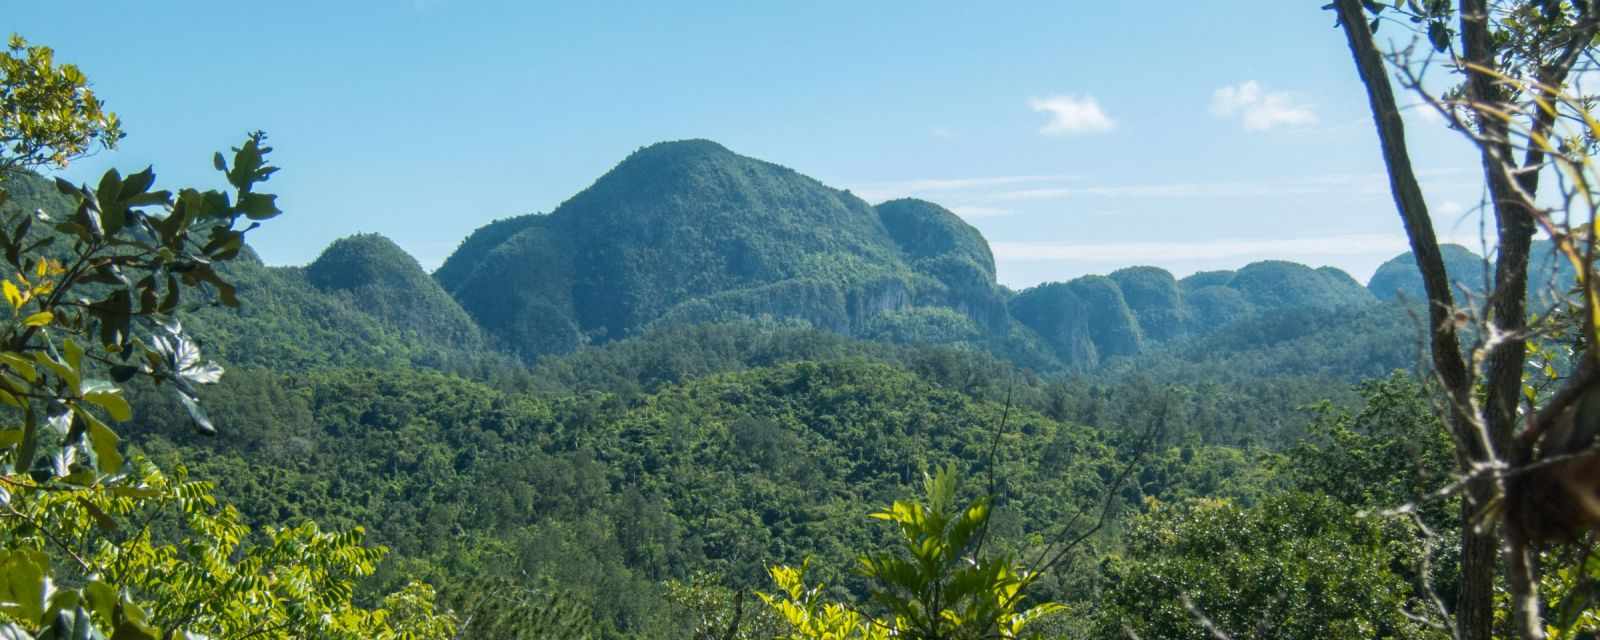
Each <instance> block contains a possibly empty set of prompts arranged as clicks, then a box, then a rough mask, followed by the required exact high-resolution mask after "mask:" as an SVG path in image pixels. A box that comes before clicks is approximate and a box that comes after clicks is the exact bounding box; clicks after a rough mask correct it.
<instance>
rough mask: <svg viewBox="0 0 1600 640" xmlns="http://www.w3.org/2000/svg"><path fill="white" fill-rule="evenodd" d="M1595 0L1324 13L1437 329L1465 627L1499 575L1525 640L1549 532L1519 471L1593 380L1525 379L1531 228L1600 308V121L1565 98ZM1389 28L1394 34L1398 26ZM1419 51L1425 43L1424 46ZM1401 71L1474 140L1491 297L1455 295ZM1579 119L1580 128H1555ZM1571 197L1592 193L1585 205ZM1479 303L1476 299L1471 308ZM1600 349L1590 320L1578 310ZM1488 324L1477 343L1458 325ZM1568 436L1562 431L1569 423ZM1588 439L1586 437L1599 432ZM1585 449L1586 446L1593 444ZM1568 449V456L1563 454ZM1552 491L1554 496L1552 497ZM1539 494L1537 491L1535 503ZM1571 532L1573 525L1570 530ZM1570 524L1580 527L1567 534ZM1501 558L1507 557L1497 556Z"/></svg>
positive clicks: (1532, 627) (1478, 625) (1588, 361)
mask: <svg viewBox="0 0 1600 640" xmlns="http://www.w3.org/2000/svg"><path fill="white" fill-rule="evenodd" d="M1595 4H1596V3H1594V2H1593V1H1592V0H1571V1H1564V0H1499V1H1496V0H1459V2H1458V3H1456V4H1455V5H1453V6H1452V5H1451V3H1450V2H1449V1H1448V0H1423V1H1419V0H1399V1H1395V2H1376V1H1374V0H1337V1H1336V2H1334V3H1333V4H1330V5H1327V7H1326V8H1330V9H1333V10H1335V11H1336V12H1337V13H1338V22H1339V25H1340V27H1341V28H1342V30H1343V32H1344V35H1345V39H1346V42H1347V44H1348V46H1349V49H1350V52H1351V54H1352V58H1353V60H1354V62H1355V67H1356V70H1357V72H1358V74H1359V75H1360V78H1361V81H1362V83H1363V84H1364V85H1365V87H1366V93H1367V98H1368V106H1369V108H1370V110H1371V112H1372V117H1373V122H1374V125H1375V127H1376V130H1377V134H1378V139H1379V141H1380V149H1381V152H1382V156H1383V160H1384V163H1385V166H1386V168H1387V171H1388V176H1389V183H1390V188H1391V191H1392V192H1393V196H1394V202H1395V206H1396V209H1397V211H1398V213H1399V216H1400V219H1401V221H1402V222H1403V224H1404V226H1405V230H1406V234H1407V236H1408V237H1409V239H1410V243H1411V249H1412V254H1413V255H1414V256H1415V257H1416V261H1417V267H1418V268H1419V269H1420V270H1421V272H1422V276H1423V282H1424V285H1425V287H1426V292H1427V303H1428V323H1429V324H1428V328H1429V336H1430V347H1431V351H1432V364H1433V369H1434V373H1435V375H1436V380H1437V382H1438V383H1439V385H1440V387H1442V389H1443V391H1444V393H1443V395H1444V396H1445V397H1446V398H1447V402H1446V403H1445V404H1446V408H1445V411H1446V412H1447V416H1446V417H1447V422H1448V424H1449V425H1450V430H1451V432H1452V435H1453V436H1454V439H1455V443H1456V449H1457V460H1458V463H1459V467H1460V470H1461V472H1462V474H1463V481H1462V485H1461V486H1462V487H1463V490H1464V491H1465V494H1466V497H1467V500H1464V501H1463V507H1462V514H1461V517H1462V518H1463V520H1464V524H1465V525H1466V526H1463V527H1462V528H1461V531H1462V534H1461V541H1460V543H1461V567H1462V578H1461V585H1460V590H1459V592H1458V597H1457V599H1456V603H1455V612H1454V613H1455V622H1456V626H1457V629H1456V632H1457V635H1458V636H1459V637H1463V638H1472V639H1478V638H1489V637H1491V635H1492V634H1493V631H1494V628H1493V626H1494V619H1495V615H1494V614H1495V610H1494V599H1493V594H1494V585H1495V581H1496V580H1497V579H1498V578H1499V577H1502V576H1503V577H1504V579H1505V580H1506V582H1507V584H1508V585H1509V587H1510V589H1511V591H1512V593H1513V595H1514V598H1513V601H1514V603H1515V604H1514V607H1513V611H1512V614H1513V615H1512V618H1513V620H1514V623H1515V626H1516V629H1517V632H1518V633H1519V634H1520V635H1521V636H1522V637H1525V638H1542V637H1544V635H1545V631H1544V621H1543V617H1542V615H1541V612H1540V604H1539V603H1540V600H1539V595H1538V592H1537V587H1538V566H1537V565H1538V544H1539V543H1540V542H1541V541H1542V540H1541V538H1543V537H1546V536H1543V535H1540V534H1539V532H1537V531H1534V530H1530V528H1529V527H1528V526H1527V525H1528V521H1527V518H1525V517H1524V516H1526V515H1527V513H1528V511H1527V509H1525V508H1522V509H1519V508H1517V505H1528V504H1531V503H1533V502H1534V500H1531V499H1530V498H1531V496H1527V495H1521V494H1522V493H1525V492H1526V490H1528V489H1529V487H1530V486H1532V485H1530V483H1529V482H1527V481H1525V480H1523V479H1524V478H1527V477H1531V476H1536V475H1538V474H1539V473H1542V472H1541V471H1539V469H1540V468H1541V467H1543V468H1548V467H1550V466H1551V465H1540V464H1539V463H1538V459H1539V458H1550V457H1553V456H1554V455H1558V454H1564V453H1572V451H1573V449H1574V447H1572V446H1569V445H1568V443H1566V442H1563V443H1561V444H1560V445H1558V444H1557V443H1555V442H1553V441H1552V440H1551V439H1550V438H1546V437H1544V436H1545V435H1546V434H1547V433H1552V432H1555V431H1557V429H1556V428H1555V426H1554V425H1557V424H1560V423H1562V421H1563V420H1565V421H1567V423H1569V424H1570V422H1571V421H1572V420H1573V419H1574V412H1575V409H1574V408H1573V407H1574V403H1575V402H1576V401H1577V400H1578V399H1579V398H1581V397H1583V396H1584V395H1585V394H1586V393H1588V392H1589V391H1590V388H1591V386H1592V385H1593V380H1594V375H1593V373H1592V371H1593V368H1594V362H1593V360H1594V358H1593V356H1592V355H1591V354H1585V355H1583V356H1582V357H1581V358H1580V361H1579V362H1578V363H1577V367H1576V371H1575V373H1574V374H1573V375H1571V376H1570V377H1569V378H1568V380H1567V382H1566V386H1565V387H1563V388H1561V389H1560V390H1559V391H1557V392H1555V393H1551V394H1544V395H1541V394H1538V393H1530V392H1529V388H1528V387H1527V386H1526V385H1525V384H1524V381H1523V376H1524V370H1525V368H1526V364H1527V357H1528V341H1529V339H1530V338H1533V337H1535V336H1537V335H1540V333H1541V332H1542V331H1543V330H1545V329H1547V328H1548V325H1542V324H1541V325H1533V324H1530V322H1529V317H1530V313H1529V308H1528V291H1529V265H1530V254H1531V248H1532V242H1533V239H1534V236H1535V235H1536V233H1537V232H1538V231H1539V229H1540V227H1543V228H1544V230H1545V231H1547V232H1548V233H1549V234H1550V235H1551V236H1552V238H1553V239H1554V240H1556V244H1557V246H1559V247H1562V248H1563V250H1564V253H1566V254H1567V256H1568V257H1569V258H1570V259H1572V260H1573V262H1574V265H1575V267H1577V271H1578V273H1579V281H1580V283H1581V284H1582V285H1583V287H1582V289H1583V295H1582V296H1581V298H1580V301H1579V302H1578V303H1577V305H1579V306H1582V307H1586V308H1588V309H1590V310H1591V311H1592V309H1593V300H1594V291H1595V287H1594V286H1592V285H1591V284H1590V278H1589V277H1588V275H1589V274H1590V273H1591V272H1592V271H1591V269H1590V268H1589V265H1590V260H1589V259H1588V258H1589V257H1590V256H1592V253H1593V252H1592V250H1590V251H1583V250H1581V249H1582V248H1581V247H1579V246H1578V245H1579V244H1580V243H1581V244H1586V245H1590V246H1592V240H1589V238H1590V237H1591V235H1590V234H1588V233H1587V231H1586V230H1585V229H1586V227H1585V226H1584V225H1583V220H1582V219H1581V217H1583V216H1585V215H1586V216H1588V217H1589V218H1592V215H1593V211H1594V206H1593V204H1594V203H1593V198H1592V197H1590V190H1589V189H1588V188H1587V186H1586V184H1587V181H1588V179H1589V177H1590V176H1591V175H1592V174H1591V173H1590V172H1589V171H1588V169H1589V168H1590V167H1589V165H1588V156H1589V153H1588V151H1589V145H1590V144H1592V142H1593V134H1594V133H1596V132H1600V129H1593V128H1592V127H1590V126H1588V125H1590V124H1592V123H1593V122H1594V120H1593V119H1592V118H1591V117H1590V116H1589V114H1588V111H1587V109H1586V105H1585V103H1584V102H1583V101H1582V100H1579V99H1576V97H1574V96H1571V95H1570V94H1569V92H1568V89H1569V88H1570V87H1569V79H1570V78H1571V76H1572V74H1573V72H1574V70H1575V69H1577V68H1578V67H1579V65H1580V64H1582V63H1584V61H1586V60H1592V53H1593V51H1594V46H1595V37H1596V33H1597V29H1600V9H1597V8H1596V6H1595ZM1387 24H1397V25H1401V26H1405V27H1410V28H1411V32H1410V33H1411V34H1412V35H1413V36H1414V37H1412V38H1410V42H1411V43H1410V46H1407V47H1404V48H1401V49H1398V50H1395V51H1391V52H1387V53H1386V52H1385V51H1383V50H1381V49H1380V48H1379V45H1378V43H1377V41H1376V39H1375V37H1374V36H1375V34H1377V33H1378V32H1379V31H1380V29H1381V28H1382V27H1384V26H1385V25H1387ZM1390 31H1391V32H1393V31H1394V28H1391V30H1390ZM1420 44H1425V45H1426V46H1419V45H1420ZM1435 60H1443V61H1444V65H1443V66H1444V67H1445V69H1446V70H1447V71H1449V72H1451V75H1450V77H1451V78H1453V79H1456V80H1459V84H1458V85H1457V86H1454V87H1451V88H1449V89H1447V90H1445V91H1429V90H1428V88H1427V87H1425V86H1424V79H1425V78H1433V77H1435V76H1432V75H1430V72H1429V69H1428V67H1429V65H1430V63H1432V62H1433V61H1435ZM1391 73H1396V74H1398V75H1397V77H1399V78H1400V79H1401V84H1402V85H1403V87H1404V88H1406V89H1410V90H1414V91H1416V92H1417V93H1418V95H1419V96H1420V97H1421V98H1422V99H1424V100H1425V101H1426V102H1427V108H1431V109H1437V110H1438V111H1439V113H1441V114H1442V115H1444V116H1445V117H1446V119H1447V120H1448V121H1449V122H1450V124H1451V126H1452V127H1453V128H1455V129H1457V130H1459V131H1461V132H1462V133H1463V134H1465V135H1466V136H1467V137H1468V139H1470V140H1471V141H1472V142H1473V143H1474V145H1475V147H1476V148H1477V150H1478V156H1479V158H1478V160H1479V164H1480V167H1481V170H1482V174H1483V180H1484V184H1485V186H1486V194H1487V195H1486V198H1485V202H1484V209H1485V211H1486V212H1487V214H1489V215H1493V216H1494V226H1493V233H1494V237H1493V242H1494V244H1495V247H1496V249H1495V252H1494V265H1493V266H1494V270H1493V274H1494V275H1493V279H1492V282H1491V283H1490V287H1489V291H1488V292H1487V293H1486V294H1485V295H1484V297H1483V298H1482V299H1481V300H1476V301H1474V300H1462V299H1458V298H1457V296H1456V295H1455V293H1454V292H1452V291H1451V289H1450V279H1449V276H1448V274H1446V273H1445V266H1444V261H1443V259H1442V257H1441V255H1440V251H1439V242H1438V238H1437V237H1436V236H1435V234H1434V228H1433V220H1432V218H1431V216H1430V214H1429V212H1428V206H1427V201H1426V199H1425V198H1424V197H1423V193H1422V188H1421V185H1420V184H1419V182H1418V179H1417V175H1416V172H1415V170H1414V168H1413V166H1412V160H1411V158H1410V155H1409V152H1408V145H1407V141H1406V133H1405V122H1404V120H1403V119H1402V118H1401V107H1400V103H1399V101H1398V100H1397V99H1396V97H1395V91H1394V87H1393V85H1392V83H1391V78H1390V75H1391ZM1562 119H1570V120H1571V121H1573V122H1576V123H1581V124H1583V125H1584V126H1583V127H1582V128H1581V130H1579V131H1578V132H1576V133H1572V134H1568V133H1565V132H1563V131H1560V130H1559V128H1558V126H1557V125H1558V122H1559V121H1560V120H1562ZM1551 171H1558V172H1559V174H1560V176H1562V178H1563V188H1562V189H1561V190H1562V192H1563V193H1562V194H1561V196H1562V197H1560V198H1553V199H1550V200H1551V201H1557V202H1559V203H1560V204H1559V205H1557V206H1556V207H1553V208H1551V207H1541V206H1540V205H1539V204H1538V203H1539V202H1541V199H1540V193H1539V188H1540V179H1541V175H1542V174H1544V173H1548V172H1551ZM1574 196H1582V198H1576V197H1574ZM1474 302H1476V303H1477V304H1476V306H1474V304H1472V303H1474ZM1582 323H1583V325H1584V328H1585V331H1584V335H1585V337H1586V339H1587V340H1588V343H1589V344H1591V345H1592V344H1593V340H1592V338H1593V337H1594V335H1595V334H1594V331H1593V330H1594V320H1593V314H1592V313H1586V314H1583V316H1582ZM1474 324H1477V325H1478V331H1475V332H1474V333H1473V335H1474V336H1475V337H1474V338H1473V341H1472V344H1470V345H1468V344H1464V342H1465V341H1464V339H1463V330H1464V329H1467V328H1470V327H1472V326H1473V325H1474ZM1563 432H1565V430H1563ZM1591 435H1592V434H1591ZM1578 444H1581V447H1577V448H1587V446H1588V442H1587V441H1586V440H1585V441H1583V442H1581V443H1578ZM1558 449H1560V451H1558ZM1546 497H1548V496H1546ZM1541 499H1542V498H1541ZM1568 524H1569V525H1570V524H1571V523H1568ZM1564 528H1565V529H1566V530H1567V531H1566V533H1568V534H1570V533H1571V529H1572V527H1571V526H1566V527H1564ZM1502 557H1503V558H1504V560H1505V562H1504V564H1503V565H1501V563H1500V559H1501V558H1502Z"/></svg>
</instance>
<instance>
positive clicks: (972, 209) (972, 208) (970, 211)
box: [950, 205, 1016, 219]
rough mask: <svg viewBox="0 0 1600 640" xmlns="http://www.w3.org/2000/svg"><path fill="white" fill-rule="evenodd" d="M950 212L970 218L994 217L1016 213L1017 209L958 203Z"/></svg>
mask: <svg viewBox="0 0 1600 640" xmlns="http://www.w3.org/2000/svg"><path fill="white" fill-rule="evenodd" d="M950 212H951V213H954V214H956V215H958V216H961V217H962V218H968V219H971V218H994V217H998V216H1009V215H1011V214H1013V213H1016V212H1015V211H1012V210H1010V209H1005V208H1001V207H984V206H978V205H964V206H963V205H958V206H954V207H950Z"/></svg>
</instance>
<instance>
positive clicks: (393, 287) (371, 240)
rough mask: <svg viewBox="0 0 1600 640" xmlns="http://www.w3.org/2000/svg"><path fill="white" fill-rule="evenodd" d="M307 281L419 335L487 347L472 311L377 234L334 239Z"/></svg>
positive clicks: (442, 342) (441, 342)
mask: <svg viewBox="0 0 1600 640" xmlns="http://www.w3.org/2000/svg"><path fill="white" fill-rule="evenodd" d="M305 278H306V281H307V282H309V283H310V284H311V286H313V287H316V288H317V289H318V290H320V291H322V292H324V293H327V294H329V295H332V296H335V297H338V298H340V299H342V300H345V301H346V302H348V303H349V304H351V305H352V306H357V307H360V308H361V309H362V310H363V311H364V312H366V313H367V314H369V315H371V316H373V317H375V318H376V319H378V320H379V321H380V322H382V323H384V324H386V325H388V326H392V327H400V328H404V330H405V331H406V332H408V333H409V334H411V335H412V337H414V338H415V339H420V340H422V341H425V342H429V343H433V344H438V345H442V346H448V347H452V348H458V349H466V350H478V349H483V348H484V347H485V342H484V338H483V334H482V333H481V332H480V331H479V330H478V325H476V324H474V323H473V321H472V318H471V317H470V316H468V315H467V312H466V311H465V310H463V309H462V308H461V305H459V304H456V301H455V299H454V298H451V297H450V294H448V293H445V290H444V288H443V287H440V286H439V283H438V282H436V281H434V279H433V278H432V277H431V276H429V275H428V272H427V271H424V270H423V269H422V265H419V264H417V261H416V259H415V258H412V257H411V254H408V253H406V252H405V250H403V249H401V248H400V247H399V246H397V245H396V244H395V243H394V242H393V241H391V240H389V239H388V238H385V237H383V236H381V235H378V234H375V233H368V234H360V235H355V236H350V237H348V238H342V239H339V240H336V241H334V243H333V244H332V245H329V246H328V248H327V249H325V250H323V252H322V255H321V256H319V257H318V258H317V259H316V261H315V262H312V263H311V264H310V265H308V266H307V267H306V269H305Z"/></svg>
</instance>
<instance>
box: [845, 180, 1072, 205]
mask: <svg viewBox="0 0 1600 640" xmlns="http://www.w3.org/2000/svg"><path fill="white" fill-rule="evenodd" d="M1073 179H1075V177H1074V176H1065V175H1017V176H982V177H976V178H917V179H913V180H893V181H886V182H867V183H860V184H856V185H852V186H851V187H850V190H851V191H852V192H854V193H855V194H856V195H858V196H860V197H861V198H862V199H865V200H868V201H873V202H876V201H878V200H888V199H890V198H903V197H907V196H918V195H932V194H941V193H949V192H958V191H989V190H993V189H995V188H998V187H1010V186H1016V185H1022V184H1036V183H1045V182H1064V181H1068V180H1073Z"/></svg>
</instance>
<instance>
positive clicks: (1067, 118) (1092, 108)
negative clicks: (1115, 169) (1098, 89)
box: [1028, 96, 1117, 136]
mask: <svg viewBox="0 0 1600 640" xmlns="http://www.w3.org/2000/svg"><path fill="white" fill-rule="evenodd" d="M1028 108H1030V109H1033V110H1034V111H1037V112H1040V113H1047V114H1050V121H1049V122H1046V123H1045V125H1044V127H1042V128H1040V129H1039V133H1042V134H1044V135H1047V136H1070V135H1081V134H1088V133H1105V132H1107V131H1110V130H1112V129H1115V128H1117V123H1116V122H1115V121H1113V120H1112V119H1111V117H1110V116H1108V115H1106V112H1105V110H1103V109H1101V108H1100V102H1099V101H1097V100H1095V99H1094V96H1083V97H1078V96H1052V97H1049V98H1034V99H1032V100H1029V101H1028Z"/></svg>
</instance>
